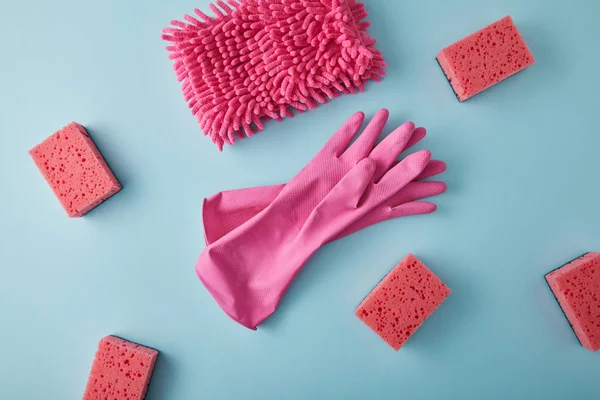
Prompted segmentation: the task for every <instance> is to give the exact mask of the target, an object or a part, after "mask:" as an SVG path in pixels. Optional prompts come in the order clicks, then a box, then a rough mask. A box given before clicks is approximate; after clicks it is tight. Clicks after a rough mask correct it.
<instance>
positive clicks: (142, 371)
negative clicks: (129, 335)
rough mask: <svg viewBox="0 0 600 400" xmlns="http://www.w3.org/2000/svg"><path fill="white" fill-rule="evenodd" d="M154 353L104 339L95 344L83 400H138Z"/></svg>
mask: <svg viewBox="0 0 600 400" xmlns="http://www.w3.org/2000/svg"><path fill="white" fill-rule="evenodd" d="M157 357H158V351H156V350H154V349H150V348H148V347H144V346H141V345H139V344H135V343H131V342H128V341H126V340H123V339H120V338H118V337H115V336H107V337H105V338H104V339H102V340H101V341H100V343H99V344H98V351H97V352H96V358H95V359H94V363H93V364H92V371H91V372H90V377H89V379H88V383H87V386H86V388H85V393H84V394H83V400H141V399H143V398H144V397H145V396H146V390H147V389H148V384H149V383H150V378H151V377H152V371H153V370H154V364H155V363H156V358H157Z"/></svg>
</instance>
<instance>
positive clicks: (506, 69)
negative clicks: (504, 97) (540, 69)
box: [437, 16, 535, 101]
mask: <svg viewBox="0 0 600 400" xmlns="http://www.w3.org/2000/svg"><path fill="white" fill-rule="evenodd" d="M437 60H438V62H439V63H440V66H441V67H442V70H443V71H444V74H445V75H446V78H447V79H448V81H449V82H450V85H451V86H452V89H453V90H454V93H455V94H456V96H457V97H458V99H459V100H460V101H464V100H466V99H468V98H470V97H472V96H474V95H476V94H477V93H480V92H482V91H484V90H485V89H487V88H489V87H490V86H493V85H495V84H496V83H498V82H500V81H502V80H504V79H506V78H508V77H509V76H511V75H514V74H516V73H517V72H519V71H522V70H523V69H525V68H527V67H528V66H530V65H531V64H533V63H534V62H535V58H534V57H533V55H532V54H531V51H530V50H529V48H528V47H527V44H526V43H525V40H523V37H522V36H521V33H520V32H519V30H518V29H517V27H516V26H515V24H514V23H513V20H512V18H511V17H510V16H507V17H504V18H502V19H501V20H499V21H497V22H495V23H493V24H491V25H489V26H487V27H485V28H483V29H481V30H479V31H477V32H475V33H473V34H471V35H469V36H467V37H466V38H464V39H462V40H459V41H458V42H456V43H454V44H451V45H450V46H448V47H446V48H445V49H443V50H442V51H441V52H440V53H439V54H438V56H437Z"/></svg>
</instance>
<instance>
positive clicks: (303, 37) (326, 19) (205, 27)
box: [162, 0, 385, 149]
mask: <svg viewBox="0 0 600 400" xmlns="http://www.w3.org/2000/svg"><path fill="white" fill-rule="evenodd" d="M228 3H229V4H227V3H225V2H224V1H222V0H218V1H217V2H216V5H214V4H211V5H210V9H211V10H212V12H213V13H214V14H215V17H210V16H208V15H206V14H205V13H203V12H202V11H200V10H195V14H196V16H191V15H185V16H184V19H185V22H181V21H172V22H171V24H172V25H173V27H170V28H165V29H164V30H163V35H162V38H163V39H164V40H166V41H168V42H170V44H169V46H168V47H167V50H168V51H169V52H170V58H171V59H172V60H173V61H174V65H173V67H174V69H175V74H176V75H177V79H178V80H179V81H180V82H182V90H183V94H184V97H185V100H186V101H187V102H188V105H189V108H190V109H191V110H192V114H194V115H195V116H196V118H197V119H198V122H199V124H200V128H201V129H202V131H203V132H204V134H206V135H208V136H210V138H211V139H212V140H213V142H214V143H215V144H216V145H217V146H218V147H219V149H222V148H223V145H224V144H233V143H234V142H235V140H236V136H237V137H239V138H243V137H244V135H246V136H251V135H253V134H254V132H255V131H260V130H262V129H263V121H265V120H268V119H275V120H281V119H282V118H284V117H286V116H290V117H291V116H293V113H292V112H293V110H298V111H300V112H302V111H305V110H309V109H312V108H315V107H316V106H317V105H318V103H325V102H327V101H328V99H332V98H334V97H338V96H339V95H341V94H343V93H356V92H358V91H363V90H364V86H365V84H366V83H367V81H369V80H375V81H378V80H380V78H381V76H383V75H384V72H383V68H384V67H385V64H384V62H383V58H382V57H381V53H380V52H379V51H378V50H376V49H375V47H374V46H375V40H373V39H372V38H371V37H369V35H367V33H366V30H367V27H368V26H369V23H368V22H366V21H365V20H364V19H365V18H366V17H367V12H366V11H365V7H364V5H363V3H360V2H357V1H356V0H239V1H238V0H228Z"/></svg>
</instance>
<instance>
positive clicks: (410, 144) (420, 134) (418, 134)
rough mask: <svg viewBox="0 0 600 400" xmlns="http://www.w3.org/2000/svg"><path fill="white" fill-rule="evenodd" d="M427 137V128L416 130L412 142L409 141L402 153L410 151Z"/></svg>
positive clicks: (411, 138)
mask: <svg viewBox="0 0 600 400" xmlns="http://www.w3.org/2000/svg"><path fill="white" fill-rule="evenodd" d="M426 135H427V130H426V129H425V128H423V127H418V128H415V130H414V132H413V134H412V136H411V137H410V140H409V141H408V143H406V146H405V147H404V149H403V150H402V151H406V150H408V149H410V148H411V147H413V146H414V145H415V144H417V143H419V142H420V141H421V140H423V138H425V136H426Z"/></svg>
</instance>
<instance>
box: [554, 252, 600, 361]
mask: <svg viewBox="0 0 600 400" xmlns="http://www.w3.org/2000/svg"><path fill="white" fill-rule="evenodd" d="M546 281H547V282H548V285H549V286H550V289H552V292H553V293H554V296H555V297H556V300H558V304H559V305H560V307H561V308H562V310H563V312H564V313H565V316H566V317H567V319H568V320H569V323H570V324H571V326H572V327H573V331H574V332H575V335H577V338H578V339H579V342H580V343H581V345H582V346H583V347H585V348H586V349H588V350H591V351H597V350H599V349H600V253H587V254H584V255H583V256H581V257H579V258H577V259H575V260H573V261H571V262H570V263H567V264H565V265H563V266H562V267H560V268H558V269H555V270H554V271H552V272H550V273H548V274H547V275H546Z"/></svg>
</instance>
